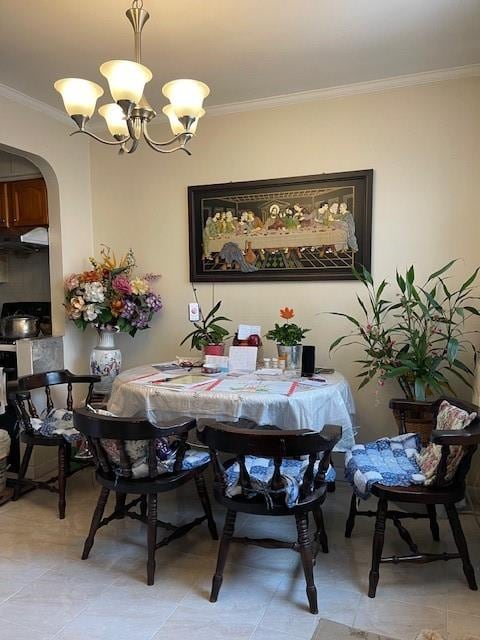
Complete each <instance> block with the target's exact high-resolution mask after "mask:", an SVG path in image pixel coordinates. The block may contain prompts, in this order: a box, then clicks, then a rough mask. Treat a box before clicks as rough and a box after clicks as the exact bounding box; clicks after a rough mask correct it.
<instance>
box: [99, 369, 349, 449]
mask: <svg viewBox="0 0 480 640" xmlns="http://www.w3.org/2000/svg"><path fill="white" fill-rule="evenodd" d="M153 373H158V371H157V369H154V368H153V367H152V366H151V365H145V366H142V367H137V368H135V369H129V370H127V371H124V372H123V373H121V374H120V375H119V376H118V377H117V379H116V380H115V382H114V385H113V389H112V395H111V397H110V401H109V403H108V409H109V410H110V411H112V412H113V413H115V414H117V415H123V416H134V415H146V416H147V417H148V419H149V420H150V421H152V422H153V423H154V422H156V421H161V420H166V421H168V420H172V419H175V417H178V416H179V415H185V416H192V417H195V418H213V419H215V420H237V419H238V418H248V419H250V420H254V421H255V422H257V423H258V424H271V425H276V426H277V427H280V428H282V429H306V428H309V429H315V430H318V431H321V430H322V429H323V427H324V425H326V424H336V425H340V426H341V427H342V428H343V435H342V439H341V440H340V442H339V443H338V444H337V446H336V447H335V451H346V450H347V449H351V447H352V446H353V445H354V444H355V439H354V420H355V404H354V401H353V397H352V392H351V390H350V386H349V384H348V382H347V381H346V379H345V378H344V377H343V376H342V374H341V373H338V372H335V373H334V374H332V375H325V376H322V377H324V378H325V379H326V380H327V382H328V384H326V385H322V386H318V387H315V388H310V387H308V390H306V391H304V390H302V391H296V392H295V393H294V394H292V395H291V396H285V395H280V394H266V393H262V394H260V393H251V394H248V393H244V394H241V393H232V392H229V393H224V392H223V393H222V392H215V390H214V389H213V390H212V391H205V390H202V389H199V388H197V389H196V390H189V391H181V392H179V391H173V390H171V389H165V388H162V387H159V386H158V385H153V384H136V383H134V382H132V380H133V379H138V378H140V377H141V376H146V375H148V374H153ZM159 375H160V374H159ZM301 388H302V389H306V387H304V386H303V385H302V386H301Z"/></svg>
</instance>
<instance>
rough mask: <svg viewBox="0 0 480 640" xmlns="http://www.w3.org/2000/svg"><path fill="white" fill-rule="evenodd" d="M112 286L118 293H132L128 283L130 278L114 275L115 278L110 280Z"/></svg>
mask: <svg viewBox="0 0 480 640" xmlns="http://www.w3.org/2000/svg"><path fill="white" fill-rule="evenodd" d="M112 287H113V288H114V289H115V291H118V292H119V293H126V294H129V293H132V287H131V285H130V280H129V279H128V278H127V277H125V276H122V275H119V276H115V278H114V279H113V280H112Z"/></svg>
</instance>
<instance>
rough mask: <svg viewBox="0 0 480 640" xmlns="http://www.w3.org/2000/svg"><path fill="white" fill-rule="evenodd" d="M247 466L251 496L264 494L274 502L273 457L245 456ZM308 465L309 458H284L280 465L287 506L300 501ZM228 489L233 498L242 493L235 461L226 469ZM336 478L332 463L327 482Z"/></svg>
mask: <svg viewBox="0 0 480 640" xmlns="http://www.w3.org/2000/svg"><path fill="white" fill-rule="evenodd" d="M319 464H320V461H317V462H316V463H315V466H314V474H315V473H316V472H317V471H318V465H319ZM245 466H246V468H247V471H248V475H249V476H250V480H251V483H252V491H251V497H252V498H253V497H255V496H257V495H263V496H264V497H265V500H266V502H267V504H270V505H271V504H272V497H271V496H272V495H273V493H274V492H273V491H272V490H271V489H269V488H268V485H269V482H270V480H271V479H272V476H273V471H274V463H273V459H272V458H259V457H257V456H245ZM307 466H308V459H304V460H292V459H286V460H283V462H282V465H281V467H280V473H281V476H282V478H283V481H284V488H283V489H282V492H285V504H286V505H287V507H289V508H291V507H294V506H295V505H296V504H297V503H298V498H299V493H300V486H301V484H302V482H303V475H304V473H305V470H306V468H307ZM226 476H227V489H226V495H227V496H228V497H229V498H233V497H234V496H236V495H240V494H241V493H242V487H241V486H240V484H239V477H240V466H239V464H238V462H234V463H233V464H232V465H231V466H230V467H228V468H227V469H226ZM335 478H336V473H335V469H334V468H333V467H332V466H331V465H330V466H329V467H328V470H327V473H326V475H325V481H326V482H334V481H335Z"/></svg>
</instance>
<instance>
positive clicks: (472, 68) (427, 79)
mask: <svg viewBox="0 0 480 640" xmlns="http://www.w3.org/2000/svg"><path fill="white" fill-rule="evenodd" d="M476 76H480V64H470V65H465V66H463V67H451V68H448V69H438V70H436V71H424V72H421V73H411V74H408V75H403V76H393V77H391V78H382V79H381V80H371V81H368V82H355V83H353V84H344V85H338V86H334V87H326V88H324V89H313V90H310V91H298V92H296V93H285V94H281V95H277V96H270V97H268V98H257V99H255V100H244V101H241V102H230V103H226V104H218V105H212V106H210V107H208V108H207V115H208V116H222V115H227V114H230V113H243V112H248V111H258V110H260V109H273V108H276V107H284V106H289V105H295V104H301V103H304V102H316V101H321V100H333V99H335V98H343V97H347V96H355V95H362V94H368V93H378V92H381V91H388V90H389V89H401V88H403V87H411V86H415V85H422V84H432V83H435V82H444V81H446V80H458V79H460V78H470V77H476ZM0 97H3V98H7V99H8V100H12V101H14V102H17V103H18V104H21V105H23V106H25V107H29V108H30V109H34V110H35V111H39V112H40V113H43V114H45V115H47V116H50V117H51V118H54V119H55V120H57V121H59V122H61V123H62V124H66V125H69V126H70V127H72V126H74V125H73V122H72V120H71V119H70V118H69V117H68V115H67V114H66V113H65V112H64V111H61V110H60V109H56V108H55V107H52V106H51V105H49V104H47V103H46V102H42V101H41V100H37V99H36V98H32V97H31V96H29V95H27V94H26V93H22V92H21V91H17V89H14V88H13V87H9V86H8V85H6V84H2V83H0ZM159 124H160V123H159ZM99 128H100V125H99V124H98V123H91V129H92V130H98V129H99Z"/></svg>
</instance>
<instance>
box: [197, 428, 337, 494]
mask: <svg viewBox="0 0 480 640" xmlns="http://www.w3.org/2000/svg"><path fill="white" fill-rule="evenodd" d="M197 433H198V437H199V439H200V441H201V442H203V443H204V444H206V445H207V446H208V448H209V449H210V455H211V458H212V463H213V468H214V472H215V483H216V485H217V486H218V487H220V488H221V489H222V490H224V489H225V488H226V485H227V476H226V469H225V467H224V466H223V464H222V461H221V458H220V454H222V453H226V454H232V455H233V456H234V460H235V461H236V462H238V465H239V485H240V487H241V489H242V493H245V494H248V492H249V491H251V489H252V481H251V478H250V475H249V473H248V470H247V466H246V463H245V457H246V456H257V457H260V458H271V459H273V465H274V468H273V474H272V477H271V479H270V481H269V484H268V487H267V490H268V489H270V490H271V491H272V492H278V491H279V490H281V489H282V488H283V487H284V482H283V479H282V474H281V466H282V463H283V462H284V461H285V460H286V459H289V458H290V459H291V458H302V457H307V458H308V462H307V463H306V465H305V470H304V473H303V478H302V484H301V487H300V501H305V500H307V499H308V498H309V496H311V495H312V494H314V493H315V492H316V491H317V490H318V488H319V487H320V486H321V485H323V484H324V480H325V473H326V471H327V469H328V466H329V464H330V454H331V451H332V449H333V447H334V446H335V444H336V443H337V442H338V441H339V440H340V438H341V435H342V428H341V427H339V426H335V425H325V427H324V428H323V429H322V431H321V432H317V431H312V430H306V429H305V430H278V431H277V430H275V431H270V430H264V429H262V428H261V427H259V428H257V429H239V428H237V427H234V426H231V425H227V424H223V423H221V422H213V421H212V422H210V421H207V420H202V421H201V423H200V424H199V427H198V429H197ZM318 461H319V464H318V465H317V464H316V463H317V462H318Z"/></svg>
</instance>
